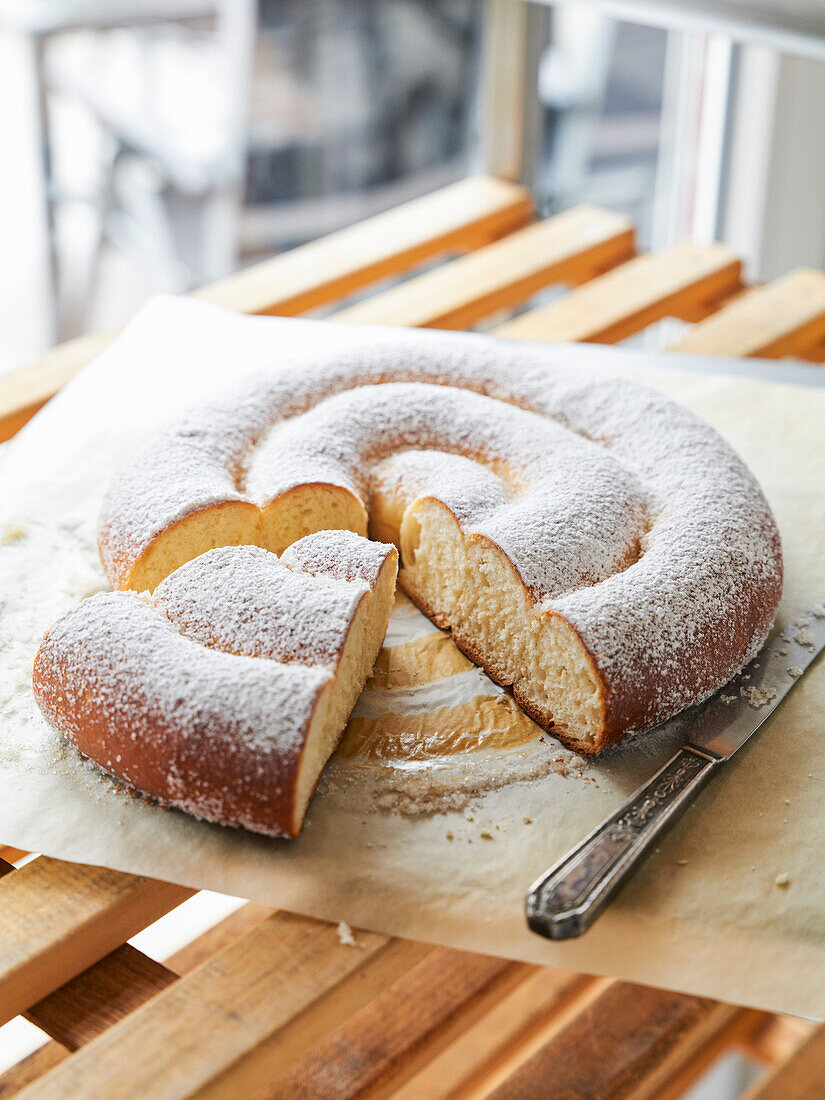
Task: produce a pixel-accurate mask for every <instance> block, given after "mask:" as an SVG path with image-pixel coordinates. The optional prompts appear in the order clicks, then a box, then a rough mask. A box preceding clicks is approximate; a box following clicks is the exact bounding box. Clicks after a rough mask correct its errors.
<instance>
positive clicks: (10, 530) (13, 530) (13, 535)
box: [0, 523, 26, 546]
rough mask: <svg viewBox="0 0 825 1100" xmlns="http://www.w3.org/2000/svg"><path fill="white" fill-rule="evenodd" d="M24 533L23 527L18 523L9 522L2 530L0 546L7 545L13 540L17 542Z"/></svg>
mask: <svg viewBox="0 0 825 1100" xmlns="http://www.w3.org/2000/svg"><path fill="white" fill-rule="evenodd" d="M25 534H26V528H25V527H21V526H20V524H19V523H10V524H9V526H8V527H7V528H6V530H5V531H4V532H3V537H2V539H0V546H9V545H10V544H11V543H13V542H19V541H20V539H22V538H23V536H24V535H25Z"/></svg>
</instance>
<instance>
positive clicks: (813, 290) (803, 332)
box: [671, 268, 825, 359]
mask: <svg viewBox="0 0 825 1100" xmlns="http://www.w3.org/2000/svg"><path fill="white" fill-rule="evenodd" d="M823 340H825V273H823V272H821V271H814V270H812V269H810V268H799V269H798V270H796V271H791V272H789V273H788V274H787V275H784V276H783V277H782V278H781V279H776V280H775V281H774V282H772V283H768V284H767V286H763V287H756V288H755V289H753V290H749V291H748V292H747V293H745V294H743V295H741V296H740V297H738V298H737V299H736V300H735V301H733V302H731V303H730V304H729V305H726V306H723V307H722V309H720V310H719V312H718V313H715V314H713V316H711V317H708V318H707V319H706V320H704V321H700V322H699V323H698V324H696V325H694V326H693V327H692V328H691V329H689V330H688V331H687V332H686V333H685V335H684V336H682V337H681V338H680V339H679V340H678V341H677V342H676V343H675V344H674V345H673V346H672V348H671V350H672V351H685V352H693V353H694V354H703V355H760V356H763V357H765V358H768V359H773V358H779V357H780V356H783V355H804V354H805V353H806V352H807V351H809V350H810V349H812V348H814V347H815V346H816V345H818V344H820V343H821V342H822V341H823Z"/></svg>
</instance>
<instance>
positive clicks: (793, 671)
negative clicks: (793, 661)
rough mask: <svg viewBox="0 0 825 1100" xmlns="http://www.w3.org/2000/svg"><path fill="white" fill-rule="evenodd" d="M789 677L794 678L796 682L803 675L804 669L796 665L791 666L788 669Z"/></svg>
mask: <svg viewBox="0 0 825 1100" xmlns="http://www.w3.org/2000/svg"><path fill="white" fill-rule="evenodd" d="M788 675H789V676H793V678H794V680H796V679H797V677H799V676H801V675H802V669H801V668H797V667H796V665H791V666H790V668H789V669H788Z"/></svg>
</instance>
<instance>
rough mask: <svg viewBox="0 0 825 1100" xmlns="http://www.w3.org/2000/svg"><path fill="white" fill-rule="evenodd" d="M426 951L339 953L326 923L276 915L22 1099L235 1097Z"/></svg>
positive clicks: (405, 947) (368, 939)
mask: <svg viewBox="0 0 825 1100" xmlns="http://www.w3.org/2000/svg"><path fill="white" fill-rule="evenodd" d="M432 950H433V949H432V948H428V947H426V946H424V945H422V944H415V943H408V942H406V941H401V940H389V939H388V937H386V936H381V935H377V934H373V933H359V934H358V946H357V947H348V946H343V945H342V944H341V943H340V941H339V939H338V935H337V932H336V929H335V928H334V927H333V926H331V925H327V924H323V923H321V922H318V921H311V920H309V919H307V918H301V917H296V916H292V915H290V914H285V913H277V914H275V915H273V916H272V917H270V918H269V919H267V920H265V921H264V922H263V923H262V924H259V925H258V926H257V927H256V928H253V929H252V931H250V932H249V933H247V934H246V935H245V936H243V937H242V938H241V939H240V940H238V941H236V942H235V943H233V944H231V945H230V946H229V947H228V948H226V950H225V951H223V952H221V953H220V954H218V955H217V956H215V957H214V958H212V959H209V960H208V961H207V962H206V963H204V964H203V965H202V966H200V967H198V968H197V969H196V970H194V971H193V972H192V973H191V974H189V975H188V976H186V977H184V978H181V979H180V980H179V981H177V982H175V984H174V985H172V986H170V987H169V988H168V989H166V990H164V991H163V992H162V993H160V994H158V996H156V997H154V998H153V999H152V1000H151V1001H149V1002H148V1003H147V1004H145V1005H144V1006H143V1007H142V1008H139V1009H137V1010H136V1011H135V1012H132V1013H131V1014H130V1015H129V1016H128V1017H126V1019H124V1020H122V1021H121V1022H120V1023H118V1024H115V1025H114V1026H113V1027H111V1028H109V1029H108V1031H106V1032H105V1033H104V1034H103V1035H101V1036H100V1037H99V1038H97V1039H95V1040H94V1041H93V1042H91V1043H89V1044H88V1045H87V1046H85V1047H83V1048H82V1049H81V1050H80V1051H78V1052H77V1053H76V1054H75V1055H73V1056H72V1057H71V1058H70V1059H67V1060H66V1061H64V1062H63V1063H61V1064H60V1065H59V1066H57V1067H56V1069H55V1070H53V1071H52V1072H51V1073H49V1074H47V1075H46V1076H45V1077H44V1078H42V1079H41V1080H40V1081H38V1082H37V1083H36V1084H34V1085H33V1086H32V1087H31V1088H30V1089H29V1091H28V1092H27V1093H26V1096H31V1097H60V1098H61V1100H63V1098H66V1097H72V1098H73V1100H75V1098H76V1100H81V1098H84V1097H89V1098H91V1097H94V1098H97V1097H100V1096H105V1097H107V1100H110V1098H111V1100H117V1098H120V1097H135V1098H137V1097H140V1098H141V1100H142V1098H143V1097H146V1096H151V1097H152V1098H153V1100H163V1098H166V1097H182V1096H187V1097H188V1096H194V1095H197V1096H199V1097H200V1096H221V1097H224V1096H229V1095H239V1096H242V1095H247V1094H248V1093H249V1092H250V1091H252V1090H253V1089H254V1088H257V1087H260V1086H261V1085H263V1084H264V1083H265V1082H266V1081H267V1080H269V1079H270V1078H271V1077H272V1076H273V1075H274V1074H276V1073H278V1072H280V1071H281V1070H283V1068H284V1067H285V1065H286V1064H287V1063H288V1061H289V1060H291V1059H293V1058H295V1057H298V1056H300V1055H301V1054H303V1053H304V1052H305V1051H306V1050H307V1049H308V1048H309V1047H310V1046H311V1045H312V1044H314V1043H315V1042H318V1041H319V1040H320V1039H321V1038H322V1037H323V1036H324V1035H326V1034H328V1033H329V1031H331V1030H332V1029H333V1028H335V1027H338V1026H340V1024H341V1023H342V1022H343V1021H344V1020H346V1019H348V1018H349V1017H350V1016H351V1015H352V1014H353V1013H354V1012H356V1011H358V1010H359V1009H360V1008H361V1007H362V1006H363V1005H364V1004H365V1003H367V1002H368V1001H369V1000H370V999H371V998H372V997H373V996H375V994H376V993H377V992H378V991H379V990H381V989H383V988H385V986H386V985H387V984H388V983H389V982H391V981H394V980H396V978H398V977H399V976H400V975H401V974H403V973H405V972H406V971H407V970H409V969H410V968H411V967H412V966H414V965H415V964H416V963H417V962H419V961H420V960H421V959H422V958H423V957H425V956H426V955H427V954H428V953H429V952H430V951H432ZM124 1066H128V1067H129V1072H128V1074H124V1072H123V1068H124Z"/></svg>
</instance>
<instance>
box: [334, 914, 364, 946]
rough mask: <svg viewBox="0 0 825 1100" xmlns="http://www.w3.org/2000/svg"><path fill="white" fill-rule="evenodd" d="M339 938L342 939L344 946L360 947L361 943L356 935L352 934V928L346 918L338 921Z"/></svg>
mask: <svg viewBox="0 0 825 1100" xmlns="http://www.w3.org/2000/svg"><path fill="white" fill-rule="evenodd" d="M336 931H337V932H338V939H339V940H340V941H341V943H342V945H343V946H344V947H360V946H361V945H360V944H359V943H356V941H355V936H354V935H353V934H352V929H351V928H350V926H349V925H348V924H347V922H346V921H345V920H340V921H338V928H337V929H336Z"/></svg>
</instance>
